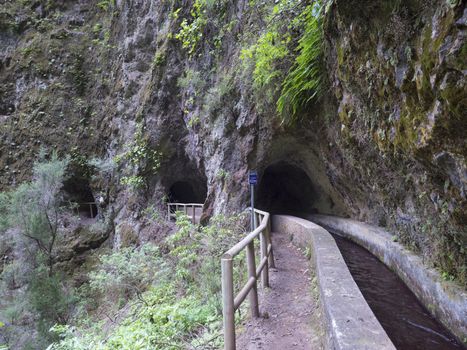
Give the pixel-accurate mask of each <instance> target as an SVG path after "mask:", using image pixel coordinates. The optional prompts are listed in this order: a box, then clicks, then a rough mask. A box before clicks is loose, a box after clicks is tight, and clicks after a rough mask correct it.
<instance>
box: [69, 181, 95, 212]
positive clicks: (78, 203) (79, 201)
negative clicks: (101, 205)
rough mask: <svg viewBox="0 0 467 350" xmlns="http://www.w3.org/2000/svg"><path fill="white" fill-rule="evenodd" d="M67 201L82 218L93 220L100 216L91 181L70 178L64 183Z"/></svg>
mask: <svg viewBox="0 0 467 350" xmlns="http://www.w3.org/2000/svg"><path fill="white" fill-rule="evenodd" d="M63 191H64V192H65V196H64V197H65V198H64V199H65V201H66V203H67V204H70V205H71V206H72V207H73V210H74V211H75V213H77V214H78V215H79V217H81V218H88V219H93V218H95V217H96V216H97V214H98V208H97V205H96V200H95V198H94V195H93V194H92V190H91V187H90V186H89V181H88V180H86V179H85V178H81V177H73V176H72V177H70V178H68V179H67V180H66V181H65V182H64V183H63Z"/></svg>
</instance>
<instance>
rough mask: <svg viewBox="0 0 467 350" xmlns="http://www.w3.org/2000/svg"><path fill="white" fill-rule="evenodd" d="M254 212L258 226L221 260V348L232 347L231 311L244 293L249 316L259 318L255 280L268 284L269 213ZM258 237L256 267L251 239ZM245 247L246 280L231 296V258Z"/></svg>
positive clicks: (270, 258) (270, 252)
mask: <svg viewBox="0 0 467 350" xmlns="http://www.w3.org/2000/svg"><path fill="white" fill-rule="evenodd" d="M250 210H251V209H250ZM254 214H255V216H254V218H255V220H254V222H255V224H254V226H255V227H256V223H258V222H259V223H260V224H259V226H257V227H256V229H255V230H254V231H253V232H251V233H249V234H248V235H247V236H246V237H245V238H243V239H242V240H241V241H240V242H238V243H237V244H235V245H234V246H233V247H232V248H230V249H229V250H228V251H227V252H226V253H225V254H224V255H223V256H222V259H221V267H222V299H223V300H222V301H223V315H224V349H225V350H235V349H236V341H235V311H236V310H237V309H238V308H239V307H240V305H241V304H242V302H243V301H244V300H245V298H246V297H247V295H248V297H249V301H250V309H251V315H252V317H259V305H258V287H257V280H258V279H259V277H260V276H261V284H262V286H263V288H266V287H269V268H270V267H274V256H273V250H272V241H271V221H270V215H269V213H267V212H264V211H261V210H257V209H254ZM258 236H259V238H260V253H261V258H260V259H261V260H260V262H259V266H258V268H256V258H255V245H254V239H255V238H257V237H258ZM245 248H246V259H247V267H248V281H247V282H246V284H245V285H244V286H243V288H242V289H241V290H240V292H239V293H238V294H237V295H236V296H234V281H233V259H234V257H235V256H236V255H238V254H239V253H240V252H241V251H242V250H243V249H245Z"/></svg>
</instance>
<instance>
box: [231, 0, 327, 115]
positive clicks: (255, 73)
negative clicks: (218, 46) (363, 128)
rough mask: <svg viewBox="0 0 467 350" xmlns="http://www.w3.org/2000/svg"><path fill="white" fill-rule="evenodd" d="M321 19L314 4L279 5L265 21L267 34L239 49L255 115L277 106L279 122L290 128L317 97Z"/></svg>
mask: <svg viewBox="0 0 467 350" xmlns="http://www.w3.org/2000/svg"><path fill="white" fill-rule="evenodd" d="M297 11H299V12H298V15H297ZM322 16H323V14H322V10H321V5H320V2H319V1H315V2H313V3H312V4H311V5H308V6H305V7H304V6H303V4H302V3H301V2H300V1H285V0H283V1H280V2H279V3H278V4H277V5H275V6H274V7H273V9H272V12H271V14H270V15H269V17H268V26H267V29H266V31H265V32H263V33H262V34H261V35H260V37H259V39H258V40H257V41H256V42H254V43H253V44H251V45H250V46H248V47H247V48H245V49H243V50H242V52H241V55H240V58H241V60H242V62H243V70H244V71H246V72H247V71H248V70H251V72H252V73H251V76H252V82H253V91H254V94H255V101H256V104H257V106H258V107H259V109H260V111H263V110H268V109H269V110H270V111H272V110H271V109H270V106H274V105H277V110H276V111H277V113H278V114H279V116H280V117H281V120H282V121H283V122H285V123H288V124H293V123H294V122H296V121H297V120H298V118H299V115H300V113H301V112H302V111H303V109H304V108H305V107H306V106H308V105H309V104H310V103H311V102H312V101H315V100H316V99H317V98H318V97H319V96H320V95H321V93H322V90H323V75H324V74H323V72H324V68H323V63H322V52H323V30H322V21H323V20H322ZM297 33H300V35H297ZM295 53H296V54H295ZM295 55H296V57H295V58H294V56H295ZM276 111H275V112H276Z"/></svg>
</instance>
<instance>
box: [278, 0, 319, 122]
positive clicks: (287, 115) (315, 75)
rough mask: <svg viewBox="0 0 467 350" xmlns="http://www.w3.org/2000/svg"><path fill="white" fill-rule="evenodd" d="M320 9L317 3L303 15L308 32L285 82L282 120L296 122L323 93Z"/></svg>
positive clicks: (280, 103)
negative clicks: (304, 110) (305, 109)
mask: <svg viewBox="0 0 467 350" xmlns="http://www.w3.org/2000/svg"><path fill="white" fill-rule="evenodd" d="M321 11H322V10H321V6H320V4H319V3H318V2H316V3H314V5H311V6H308V7H307V8H306V10H305V12H304V15H305V18H306V20H305V23H306V24H305V32H304V33H303V36H302V37H301V38H300V40H299V44H298V48H297V51H298V53H299V54H298V56H297V58H296V59H295V64H294V66H293V67H292V68H291V69H290V71H289V73H288V74H287V77H286V78H285V80H284V82H283V85H282V86H283V88H282V92H281V96H280V97H279V99H278V101H277V110H278V112H279V113H280V115H281V118H282V120H283V121H285V122H288V123H293V122H295V121H296V120H297V117H298V114H299V112H301V111H302V110H303V109H304V108H305V107H306V106H307V105H308V104H309V103H310V102H311V101H313V100H315V99H316V98H318V97H319V96H320V95H321V94H322V92H323V84H324V83H323V79H324V78H323V76H324V67H323V61H322V55H323V28H322V15H321Z"/></svg>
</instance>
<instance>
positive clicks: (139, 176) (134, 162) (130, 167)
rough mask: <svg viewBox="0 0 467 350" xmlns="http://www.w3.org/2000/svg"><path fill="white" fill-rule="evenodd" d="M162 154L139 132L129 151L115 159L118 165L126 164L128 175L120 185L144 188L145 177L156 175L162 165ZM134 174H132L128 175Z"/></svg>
mask: <svg viewBox="0 0 467 350" xmlns="http://www.w3.org/2000/svg"><path fill="white" fill-rule="evenodd" d="M161 158H162V153H161V152H160V151H158V150H157V149H154V148H152V147H151V146H150V144H149V140H148V139H147V138H146V137H144V136H143V135H142V132H141V131H138V132H137V133H136V136H135V140H134V141H133V142H132V143H131V144H130V145H129V147H128V149H127V150H126V151H125V152H123V153H121V154H119V155H117V156H116V157H115V158H114V161H115V163H116V164H124V165H125V169H126V172H127V174H126V175H124V176H122V177H121V179H120V183H121V184H122V185H128V186H130V187H132V188H134V189H138V188H142V187H144V184H145V180H144V176H146V175H150V174H155V173H156V172H157V171H158V170H159V167H160V164H161ZM129 172H132V174H128V173H129Z"/></svg>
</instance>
